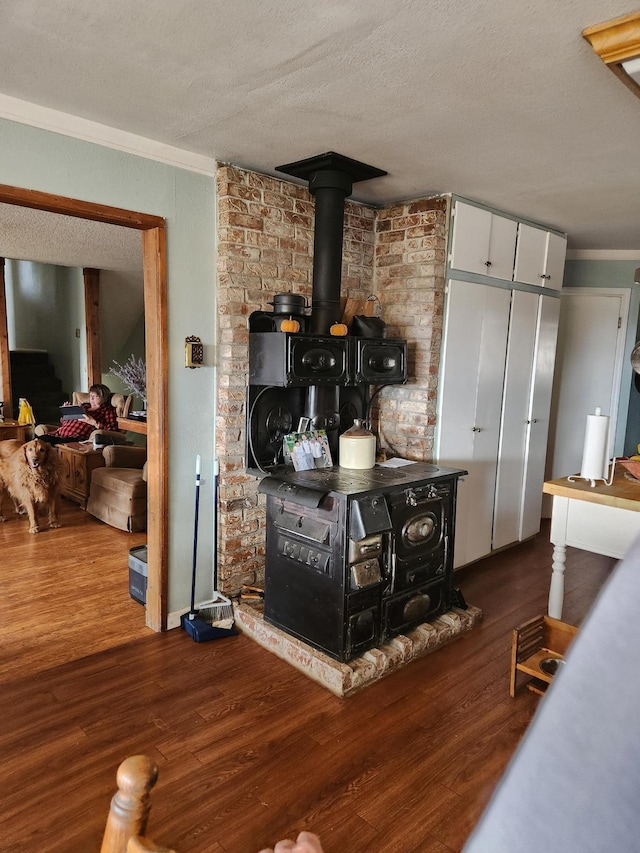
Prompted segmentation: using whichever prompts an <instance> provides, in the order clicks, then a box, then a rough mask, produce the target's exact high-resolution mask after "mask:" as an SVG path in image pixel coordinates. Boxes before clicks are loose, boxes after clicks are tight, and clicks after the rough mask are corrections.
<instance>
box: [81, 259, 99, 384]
mask: <svg viewBox="0 0 640 853" xmlns="http://www.w3.org/2000/svg"><path fill="white" fill-rule="evenodd" d="M82 277H83V279H84V322H85V326H86V336H87V378H88V380H89V388H91V386H92V385H97V384H100V383H102V358H101V355H100V270H95V269H91V268H90V267H85V268H84V269H83V270H82Z"/></svg>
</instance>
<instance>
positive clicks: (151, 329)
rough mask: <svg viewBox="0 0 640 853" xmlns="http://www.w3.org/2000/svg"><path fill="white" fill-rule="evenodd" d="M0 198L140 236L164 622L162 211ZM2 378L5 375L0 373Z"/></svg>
mask: <svg viewBox="0 0 640 853" xmlns="http://www.w3.org/2000/svg"><path fill="white" fill-rule="evenodd" d="M0 203H3V204H15V205H18V206H19V207H28V208H33V209H35V210H44V211H47V212H49V213H57V214H62V215H63V216H74V217H76V218H78V219H89V220H92V221H93V222H103V223H105V224H108V225H120V226H122V227H124V228H134V229H136V230H138V231H140V232H141V235H142V259H143V276H144V313H145V360H146V365H147V400H148V414H147V448H148V454H147V456H148V460H147V483H148V493H147V549H148V579H147V600H146V609H145V614H146V616H145V618H146V624H147V626H148V627H149V628H152V629H153V630H154V631H164V630H165V629H166V627H167V610H168V602H167V589H168V553H169V548H168V529H169V528H168V495H169V488H168V483H169V465H168V447H169V437H168V430H167V422H168V417H167V415H168V400H167V387H168V386H167V373H168V347H167V247H166V224H165V220H164V219H163V218H162V217H161V216H153V215H151V214H147V213H137V212H135V211H132V210H124V209H121V208H117V207H109V206H107V205H104V204H94V203H92V202H88V201H81V200H79V199H74V198H67V197H65V196H59V195H51V194H50V193H44V192H38V191H36V190H27V189H23V188H21V187H12V186H8V185H6V184H0ZM0 347H2V349H3V350H4V351H3V352H1V353H0V365H6V364H8V356H9V354H8V340H6V336H0ZM0 380H2V381H3V382H6V381H8V380H7V378H6V377H4V376H2V377H0Z"/></svg>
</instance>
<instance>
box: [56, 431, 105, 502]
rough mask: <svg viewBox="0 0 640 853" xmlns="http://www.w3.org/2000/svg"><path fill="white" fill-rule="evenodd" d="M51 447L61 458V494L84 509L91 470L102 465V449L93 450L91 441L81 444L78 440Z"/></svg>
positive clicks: (87, 496)
mask: <svg viewBox="0 0 640 853" xmlns="http://www.w3.org/2000/svg"><path fill="white" fill-rule="evenodd" d="M53 449H54V450H55V451H56V452H57V453H58V455H59V456H60V459H61V460H62V474H61V479H60V492H61V494H63V495H64V496H65V497H67V498H69V499H70V500H72V501H76V503H79V504H80V506H81V507H82V509H86V508H87V501H88V500H89V487H90V485H91V472H92V471H94V470H95V469H96V468H103V467H104V456H103V455H102V450H94V449H93V444H92V443H90V444H81V443H80V442H78V441H70V442H68V443H67V444H56V445H54V446H53Z"/></svg>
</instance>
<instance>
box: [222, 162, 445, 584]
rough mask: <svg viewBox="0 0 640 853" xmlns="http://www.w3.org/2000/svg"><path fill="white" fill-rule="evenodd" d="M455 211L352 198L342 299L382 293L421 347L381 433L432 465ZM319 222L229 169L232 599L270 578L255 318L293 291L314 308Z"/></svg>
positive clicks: (225, 173)
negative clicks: (254, 419)
mask: <svg viewBox="0 0 640 853" xmlns="http://www.w3.org/2000/svg"><path fill="white" fill-rule="evenodd" d="M448 205H449V199H448V198H447V197H445V196H440V197H435V198H424V199H418V200H415V201H407V202H402V203H397V204H393V205H391V206H389V207H385V208H379V209H377V208H373V207H368V206H366V205H364V204H360V203H356V202H353V201H351V200H349V199H347V201H346V203H345V216H344V244H343V258H342V284H341V295H342V297H353V298H356V299H366V298H367V297H368V296H370V295H375V296H376V297H377V298H378V300H379V304H380V309H381V310H380V316H381V317H382V319H383V320H384V321H385V323H386V324H387V329H388V336H389V337H394V338H404V339H406V340H407V341H408V345H409V361H408V372H409V380H408V382H407V383H406V385H403V386H391V387H388V388H385V389H383V391H382V392H381V393H380V394H379V396H378V398H377V401H378V405H377V408H376V409H375V411H374V423H373V429H374V432H376V434H377V436H378V444H379V447H381V448H383V449H384V450H386V451H387V452H388V453H389V454H390V455H393V456H402V457H404V458H406V459H412V460H415V461H421V462H430V461H432V457H433V446H434V430H435V420H436V392H437V380H438V368H439V358H440V344H441V337H442V316H443V305H444V286H445V266H446V235H447V221H448ZM313 224H314V200H313V197H312V196H311V195H310V193H309V191H308V189H307V188H306V186H301V185H299V184H296V183H293V182H291V181H288V180H282V179H280V178H273V177H269V176H266V175H261V174H259V173H257V172H252V171H248V170H246V169H241V168H238V167H236V166H231V165H220V166H219V168H218V172H217V252H218V254H217V319H218V341H219V345H218V370H217V401H218V404H217V413H216V449H215V453H216V456H217V457H218V459H219V460H220V478H219V496H220V515H219V526H218V530H219V541H218V548H219V553H218V579H219V585H220V589H221V590H222V591H223V592H225V593H226V594H227V595H234V594H235V593H237V592H238V591H239V589H240V586H241V584H242V583H258V584H261V583H262V582H263V581H264V555H265V529H264V527H265V506H264V496H262V495H258V491H257V486H258V480H257V479H256V478H255V477H253V476H249V475H247V474H246V473H245V458H244V447H245V417H246V411H245V393H246V387H247V374H248V343H249V331H248V317H249V315H250V314H251V313H252V312H253V311H258V310H262V311H265V310H271V306H270V305H269V304H268V303H269V302H270V301H271V300H272V298H273V296H274V294H276V293H284V292H287V291H291V292H293V293H297V294H300V295H302V296H304V297H305V298H306V299H307V301H308V302H309V303H310V300H311V284H312V282H311V277H312V257H313Z"/></svg>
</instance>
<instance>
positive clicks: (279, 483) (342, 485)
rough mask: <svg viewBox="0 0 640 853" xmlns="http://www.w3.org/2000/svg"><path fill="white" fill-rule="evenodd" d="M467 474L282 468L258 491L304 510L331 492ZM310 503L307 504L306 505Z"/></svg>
mask: <svg viewBox="0 0 640 853" xmlns="http://www.w3.org/2000/svg"><path fill="white" fill-rule="evenodd" d="M466 473H467V472H466V471H463V470H461V469H460V468H445V467H442V466H439V465H431V464H430V463H428V462H411V463H409V464H408V465H403V466H402V467H398V468H386V467H384V466H383V465H376V466H375V467H373V468H368V469H366V470H356V469H355V468H340V467H338V466H334V467H333V468H318V469H314V470H311V471H294V470H293V469H292V468H290V467H286V468H285V467H282V468H278V469H277V470H274V471H273V473H272V475H271V476H270V477H265V478H264V479H263V480H261V481H260V485H259V486H258V490H259V491H261V492H265V493H266V494H271V495H277V496H278V497H282V498H286V499H287V500H292V501H295V502H297V503H300V504H303V505H304V506H318V505H319V504H320V501H321V500H322V498H323V497H324V496H325V495H327V494H329V492H338V493H340V494H346V495H349V494H358V493H361V492H368V491H372V490H376V489H378V490H379V489H381V488H385V487H386V488H389V487H391V486H402V485H407V486H409V485H411V484H412V483H416V482H418V481H424V480H437V479H441V478H444V477H452V476H455V477H460V476H463V475H464V474H466ZM314 495H315V496H316V500H314V497H313V496H314ZM303 498H304V499H303ZM307 500H308V501H309V502H308V503H306V502H305V501H307Z"/></svg>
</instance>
